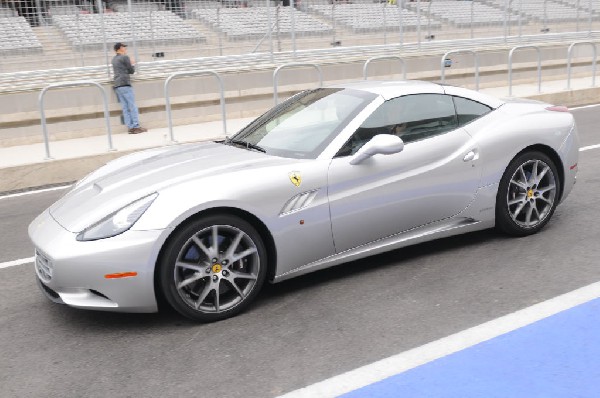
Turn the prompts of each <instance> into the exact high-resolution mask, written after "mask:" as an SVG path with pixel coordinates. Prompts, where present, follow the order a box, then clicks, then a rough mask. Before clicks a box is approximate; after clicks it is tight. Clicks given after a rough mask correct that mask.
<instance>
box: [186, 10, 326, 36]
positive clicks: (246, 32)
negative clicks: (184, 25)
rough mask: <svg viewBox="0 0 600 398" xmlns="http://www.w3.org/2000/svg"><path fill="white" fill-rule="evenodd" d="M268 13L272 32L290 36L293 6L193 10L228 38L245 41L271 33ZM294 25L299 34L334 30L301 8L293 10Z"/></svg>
mask: <svg viewBox="0 0 600 398" xmlns="http://www.w3.org/2000/svg"><path fill="white" fill-rule="evenodd" d="M269 12H270V13H271V17H270V18H271V24H273V32H277V31H278V32H279V34H280V35H283V36H289V35H291V32H292V9H291V7H280V8H279V9H277V8H276V7H248V8H221V9H219V11H217V9H214V8H212V9H211V8H201V9H197V10H193V11H192V15H193V17H194V18H197V19H199V20H200V21H203V22H204V23H205V24H207V25H208V26H210V27H211V28H212V29H214V30H216V31H219V32H223V33H225V34H226V35H227V38H228V39H229V40H243V39H255V38H257V37H262V36H264V35H265V34H266V33H267V32H268V30H267V26H268V20H269V14H268V13H269ZM277 15H279V16H277ZM277 21H278V23H277ZM277 25H278V26H277ZM294 25H295V34H296V35H298V36H313V35H317V36H318V35H327V34H330V33H331V32H332V28H331V26H329V25H327V24H325V23H323V22H321V21H319V20H317V19H316V18H314V17H312V16H311V15H309V14H307V13H305V12H302V11H298V10H295V12H294Z"/></svg>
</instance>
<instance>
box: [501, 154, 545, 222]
mask: <svg viewBox="0 0 600 398" xmlns="http://www.w3.org/2000/svg"><path fill="white" fill-rule="evenodd" d="M555 198H556V181H555V177H554V173H553V172H552V168H551V167H550V166H549V165H547V164H546V163H545V162H543V161H541V160H538V159H534V160H528V161H527V162H525V163H523V164H522V165H520V166H519V167H518V168H517V169H516V170H515V172H514V174H513V175H512V177H511V179H510V183H509V187H508V193H507V198H506V200H507V204H508V213H509V215H510V217H511V218H512V220H513V221H514V222H515V223H516V224H517V225H519V226H520V227H522V228H528V229H530V228H535V227H536V226H537V225H539V224H540V223H541V222H543V221H544V220H545V219H546V217H547V216H548V214H550V213H551V211H552V209H553V206H554V201H555Z"/></svg>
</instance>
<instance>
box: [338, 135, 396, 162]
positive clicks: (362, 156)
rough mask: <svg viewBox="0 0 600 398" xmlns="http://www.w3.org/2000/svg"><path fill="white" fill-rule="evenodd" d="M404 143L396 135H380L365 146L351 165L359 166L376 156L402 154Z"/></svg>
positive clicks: (353, 158)
mask: <svg viewBox="0 0 600 398" xmlns="http://www.w3.org/2000/svg"><path fill="white" fill-rule="evenodd" d="M403 149H404V142H403V141H402V139H401V138H400V137H398V136H396V135H392V134H378V135H376V136H375V137H373V138H371V140H370V141H369V142H367V143H366V144H365V145H363V147H362V148H360V149H359V150H358V152H356V153H355V154H354V156H352V158H351V159H350V164H351V165H357V164H360V163H362V162H363V161H365V160H367V159H369V158H370V157H373V156H375V155H379V154H381V155H391V154H393V153H398V152H402V150H403Z"/></svg>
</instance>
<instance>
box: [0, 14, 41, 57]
mask: <svg viewBox="0 0 600 398" xmlns="http://www.w3.org/2000/svg"><path fill="white" fill-rule="evenodd" d="M3 10H5V9H3ZM0 37H1V38H2V40H0V53H1V54H3V55H4V54H7V53H11V52H14V51H19V52H20V53H31V52H41V51H42V45H41V44H40V42H39V40H38V38H37V37H36V35H35V34H34V33H33V30H32V29H31V26H29V24H28V23H27V21H26V20H25V18H24V17H15V16H9V17H0Z"/></svg>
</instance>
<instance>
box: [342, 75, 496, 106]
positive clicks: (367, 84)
mask: <svg viewBox="0 0 600 398" xmlns="http://www.w3.org/2000/svg"><path fill="white" fill-rule="evenodd" d="M333 87H339V88H348V89H353V90H361V91H368V92H370V93H373V94H377V95H380V96H382V97H383V99H385V100H389V99H392V98H396V97H400V96H403V95H411V94H449V95H456V96H460V97H464V98H469V99H472V100H474V101H477V102H481V103H482V104H486V105H488V106H490V107H492V108H498V107H499V106H501V105H502V104H504V103H505V101H502V100H500V99H498V98H495V97H492V96H489V95H487V94H483V93H480V92H478V91H473V90H469V89H466V88H463V87H457V86H450V85H445V84H438V83H433V82H427V81H422V80H362V81H359V82H353V83H346V84H340V85H335V86H333Z"/></svg>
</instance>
